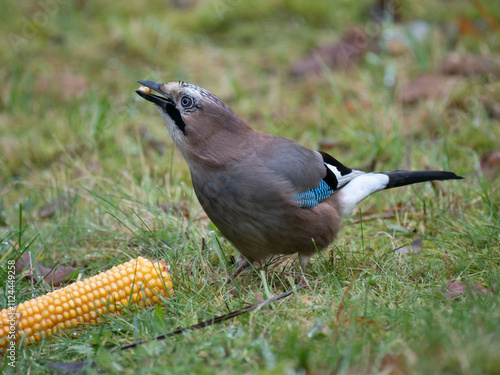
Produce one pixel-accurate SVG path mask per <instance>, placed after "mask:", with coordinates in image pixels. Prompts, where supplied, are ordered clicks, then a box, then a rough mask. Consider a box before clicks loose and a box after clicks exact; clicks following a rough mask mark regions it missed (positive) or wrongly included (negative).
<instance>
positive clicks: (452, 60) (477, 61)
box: [441, 53, 500, 76]
mask: <svg viewBox="0 0 500 375" xmlns="http://www.w3.org/2000/svg"><path fill="white" fill-rule="evenodd" d="M441 72H442V73H444V74H448V75H459V76H471V75H487V74H490V73H499V72H500V62H499V61H498V59H494V58H488V57H483V56H477V55H471V54H466V55H462V54H459V53H452V54H450V55H448V56H446V57H445V58H444V59H443V61H442V62H441Z"/></svg>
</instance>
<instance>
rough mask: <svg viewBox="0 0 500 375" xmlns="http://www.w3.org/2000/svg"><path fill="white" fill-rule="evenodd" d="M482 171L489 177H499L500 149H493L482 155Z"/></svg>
mask: <svg viewBox="0 0 500 375" xmlns="http://www.w3.org/2000/svg"><path fill="white" fill-rule="evenodd" d="M480 165H481V172H482V173H483V175H484V176H485V177H486V178H488V179H494V178H497V177H498V176H499V175H500V151H498V150H497V151H491V152H488V153H486V154H483V156H481V161H480Z"/></svg>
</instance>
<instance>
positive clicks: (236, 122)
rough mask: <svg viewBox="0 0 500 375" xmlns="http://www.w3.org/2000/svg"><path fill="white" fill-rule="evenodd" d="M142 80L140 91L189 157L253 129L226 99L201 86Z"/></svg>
mask: <svg viewBox="0 0 500 375" xmlns="http://www.w3.org/2000/svg"><path fill="white" fill-rule="evenodd" d="M138 83H140V84H141V85H142V86H141V88H140V89H138V90H136V93H137V94H138V95H140V96H141V97H143V98H144V99H146V100H148V101H150V102H152V103H154V104H156V107H157V109H158V111H159V112H160V114H161V117H162V118H163V120H164V121H165V124H166V125H167V128H168V131H169V133H170V136H171V137H172V139H173V140H174V143H175V144H176V146H177V147H178V148H179V149H180V151H181V152H182V153H183V154H184V156H185V157H186V159H189V158H190V156H191V155H192V154H193V152H194V153H195V154H200V153H202V152H211V151H212V152H213V150H216V149H217V148H218V147H222V146H223V144H227V143H228V142H232V141H235V140H236V138H237V137H238V134H239V132H242V131H248V130H251V129H250V127H249V126H248V125H247V124H246V123H245V122H244V121H243V120H241V119H240V118H239V117H238V116H237V115H236V114H235V113H234V112H233V111H232V110H231V109H230V108H229V107H228V106H227V105H226V104H225V103H224V102H223V101H222V100H220V99H219V98H218V97H217V96H215V95H214V94H212V93H211V92H209V91H207V90H205V89H203V88H201V87H198V86H195V85H192V84H190V83H186V82H168V83H158V82H154V81H147V80H143V81H138ZM151 90H153V91H156V92H157V93H159V94H161V96H160V95H155V94H152V93H151ZM233 147H234V144H233Z"/></svg>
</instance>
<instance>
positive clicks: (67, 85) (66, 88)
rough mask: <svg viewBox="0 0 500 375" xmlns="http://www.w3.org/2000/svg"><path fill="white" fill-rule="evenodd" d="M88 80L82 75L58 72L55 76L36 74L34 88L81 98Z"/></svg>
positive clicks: (67, 96) (86, 87)
mask: <svg viewBox="0 0 500 375" xmlns="http://www.w3.org/2000/svg"><path fill="white" fill-rule="evenodd" d="M89 87H90V85H89V82H88V80H87V78H86V77H85V76H83V75H79V74H73V73H60V74H59V73H58V75H57V76H47V75H42V76H38V77H37V79H36V81H35V89H36V90H37V91H41V92H44V93H47V92H50V93H51V94H58V95H59V96H60V97H61V98H66V99H75V98H81V97H82V96H83V95H85V93H86V92H87V91H88V90H89Z"/></svg>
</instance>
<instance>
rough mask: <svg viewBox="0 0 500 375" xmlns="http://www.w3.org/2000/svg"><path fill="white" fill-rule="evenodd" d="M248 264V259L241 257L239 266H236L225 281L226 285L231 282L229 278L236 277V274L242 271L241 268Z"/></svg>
mask: <svg viewBox="0 0 500 375" xmlns="http://www.w3.org/2000/svg"><path fill="white" fill-rule="evenodd" d="M242 258H243V257H242ZM249 265H250V263H248V260H246V259H245V258H243V261H242V262H241V264H240V266H239V267H238V268H236V270H235V271H234V272H233V275H232V276H231V277H230V278H229V279H228V280H227V281H226V285H227V284H231V280H232V279H234V278H236V276H238V275H239V274H240V273H241V272H243V270H244V269H245V268H247V267H248V266H249Z"/></svg>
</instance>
